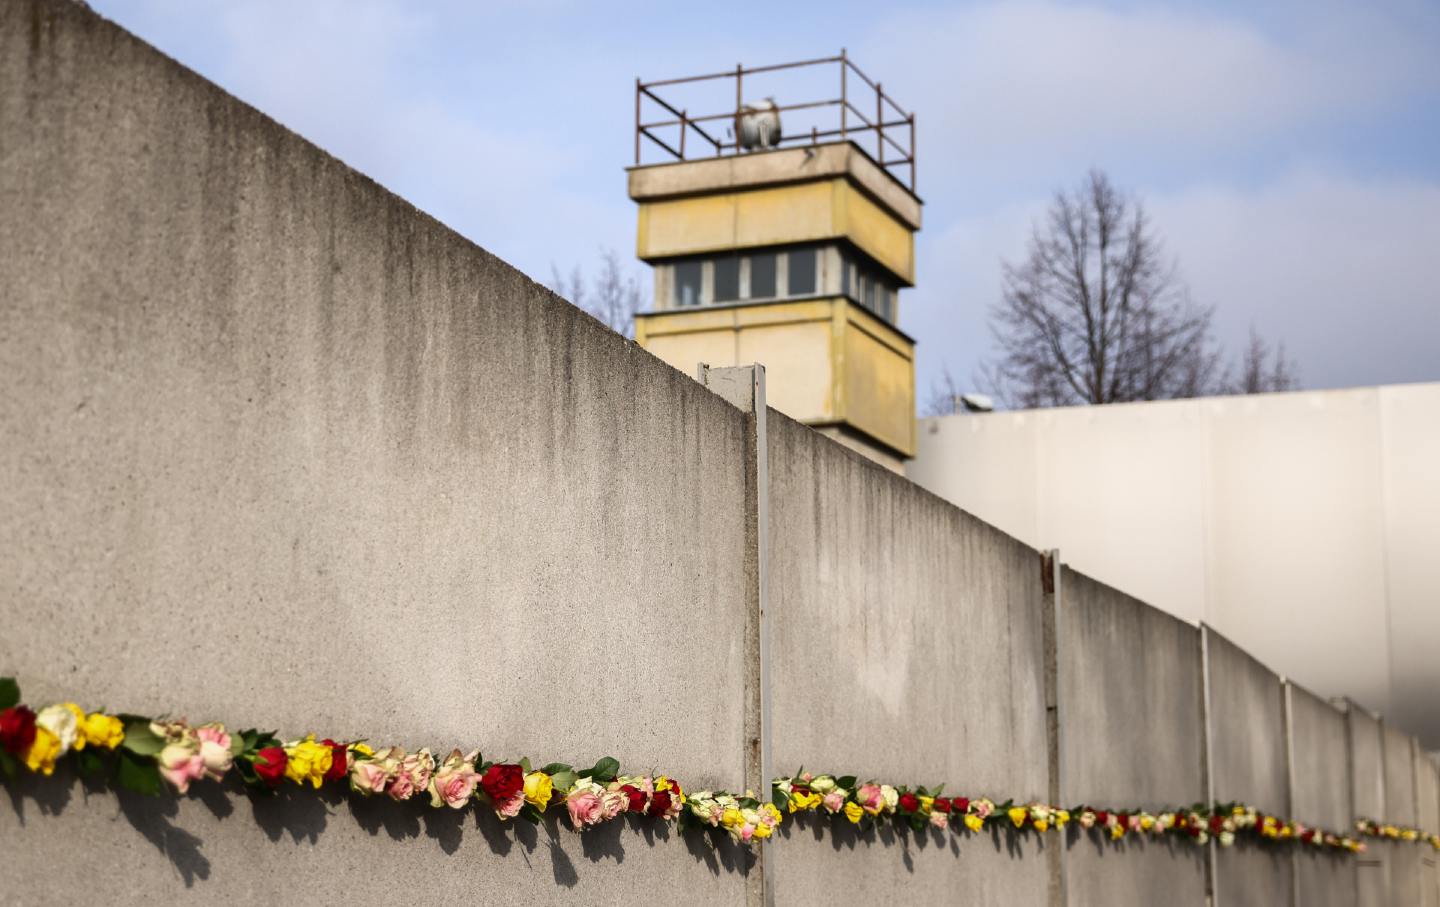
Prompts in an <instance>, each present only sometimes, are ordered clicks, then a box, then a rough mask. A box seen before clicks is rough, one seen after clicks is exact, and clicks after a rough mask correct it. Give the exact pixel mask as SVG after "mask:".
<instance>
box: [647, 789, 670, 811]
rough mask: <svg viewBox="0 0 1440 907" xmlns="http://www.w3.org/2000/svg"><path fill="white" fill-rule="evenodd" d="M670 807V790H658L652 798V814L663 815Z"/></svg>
mask: <svg viewBox="0 0 1440 907" xmlns="http://www.w3.org/2000/svg"><path fill="white" fill-rule="evenodd" d="M669 809H670V792H669V791H668V790H657V791H656V792H655V796H653V797H651V798H650V815H652V816H663V815H665V813H666V812H667V811H669Z"/></svg>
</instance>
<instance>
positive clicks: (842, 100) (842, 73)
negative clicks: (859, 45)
mask: <svg viewBox="0 0 1440 907" xmlns="http://www.w3.org/2000/svg"><path fill="white" fill-rule="evenodd" d="M847 65H848V63H847V62H846V59H845V48H843V47H842V48H840V141H842V142H844V141H846V140H848V139H849V136H848V135H846V127H845V114H846V113H847V112H848V111H847V109H846V108H848V107H849V106H850V102H849V100H848V98H847V96H846V94H845V67H846V66H847ZM636 122H639V118H638V117H637V118H636ZM636 141H637V142H638V141H639V140H638V139H637V140H636Z"/></svg>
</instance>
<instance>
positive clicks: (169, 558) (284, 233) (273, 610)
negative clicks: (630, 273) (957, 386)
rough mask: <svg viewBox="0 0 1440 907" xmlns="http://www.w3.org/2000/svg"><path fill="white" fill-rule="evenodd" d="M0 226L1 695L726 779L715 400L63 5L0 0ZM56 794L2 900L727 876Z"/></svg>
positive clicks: (737, 422)
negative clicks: (112, 881)
mask: <svg viewBox="0 0 1440 907" xmlns="http://www.w3.org/2000/svg"><path fill="white" fill-rule="evenodd" d="M0 250H3V252H0V287H4V290H3V297H0V300H3V301H0V374H4V375H5V382H6V387H7V392H6V393H5V394H3V395H0V439H3V443H0V549H3V550H4V551H5V552H6V553H7V554H6V557H5V559H4V565H3V567H0V602H4V606H3V607H4V609H5V614H6V621H5V629H4V632H3V633H0V666H3V672H4V673H7V674H8V673H11V672H13V673H15V674H16V675H17V676H19V677H20V678H21V679H22V680H23V682H24V685H25V688H26V693H27V696H28V697H29V698H30V699H31V700H32V701H38V702H41V703H44V702H48V701H53V700H55V699H57V698H60V697H65V698H69V697H74V698H75V699H77V700H78V701H80V702H82V703H88V704H90V705H92V706H99V705H101V704H105V705H108V706H110V707H112V708H122V709H126V710H134V711H138V712H151V713H161V712H165V711H173V712H175V713H178V714H183V715H186V716H189V717H190V718H192V719H195V720H206V719H211V718H222V719H225V720H226V721H228V722H230V723H232V725H238V726H241V727H248V726H251V725H254V724H259V725H262V726H264V727H275V728H278V729H279V730H280V731H281V732H282V733H285V734H300V733H304V732H305V731H307V730H311V729H314V730H319V731H322V732H325V733H331V734H334V735H335V736H337V737H349V738H352V739H353V738H356V737H366V738H369V739H371V740H376V741H392V740H393V741H396V742H404V743H409V744H412V745H419V744H429V745H431V746H437V747H443V748H445V749H448V748H449V747H451V746H454V745H461V744H463V745H467V746H475V745H479V746H481V747H483V749H484V751H485V752H486V753H487V754H493V755H495V756H502V755H503V756H519V755H521V754H531V755H533V756H535V757H537V758H540V759H541V760H543V761H548V760H551V759H564V760H567V761H569V760H574V761H576V762H587V761H591V760H594V759H595V758H597V757H599V756H602V755H606V754H613V755H615V756H616V757H618V758H620V759H621V760H622V763H624V764H628V765H630V766H634V767H637V768H640V769H648V768H650V767H652V766H653V767H655V768H657V769H662V770H667V771H672V772H675V773H677V774H678V775H679V776H681V777H684V778H687V779H690V780H691V782H692V783H698V784H717V785H725V786H727V787H737V786H740V784H741V782H742V780H743V779H742V767H743V757H744V747H743V731H742V720H743V716H742V709H743V703H744V697H743V695H742V683H743V681H742V673H743V672H741V671H739V670H725V669H720V670H717V669H716V667H717V666H728V665H735V664H738V663H742V662H743V658H742V656H743V651H742V632H743V627H744V623H745V621H744V617H745V614H746V611H747V607H748V596H749V595H750V594H751V593H752V591H753V575H754V574H753V570H754V565H753V558H751V559H747V556H746V545H745V541H746V539H747V538H748V537H749V536H748V535H747V533H749V532H750V531H751V529H750V527H749V526H748V524H747V514H749V513H752V512H753V503H752V502H750V501H748V500H747V494H746V468H747V467H746V464H747V462H749V461H748V459H747V457H746V456H745V448H744V444H745V442H746V427H745V426H746V422H745V420H744V419H743V418H742V416H741V415H740V414H739V413H738V412H737V411H736V410H735V409H733V408H732V407H730V406H728V405H726V404H725V403H723V402H721V401H720V400H719V399H718V398H716V397H714V396H712V395H711V394H710V393H708V392H707V391H705V390H704V389H702V388H701V387H699V386H698V385H696V384H695V383H694V382H692V381H690V380H689V379H688V378H686V377H684V376H682V375H680V374H678V373H676V372H674V371H672V370H671V369H670V368H669V367H667V366H665V365H663V364H662V363H660V362H658V361H657V360H655V359H653V358H652V357H651V356H649V355H648V354H646V353H644V352H642V351H641V350H639V349H638V348H637V347H635V346H634V345H633V344H630V343H628V342H626V341H625V340H623V339H621V338H620V337H618V336H616V335H615V334H613V333H611V332H609V331H608V330H606V329H605V328H603V327H602V326H600V325H599V324H598V323H596V322H595V321H593V320H592V319H590V318H589V317H587V316H585V315H583V314H581V313H580V312H579V311H578V310H577V309H575V308H574V307H572V306H570V305H568V304H566V303H565V302H564V301H563V300H561V299H559V298H557V297H555V296H554V295H552V294H551V293H549V292H548V291H546V290H545V289H543V288H542V287H540V286H538V285H537V284H535V283H534V282H533V281H531V280H529V279H527V278H526V277H525V276H524V275H522V274H519V273H518V272H516V271H515V270H513V269H512V268H510V267H508V266H507V265H505V264H504V263H503V262H501V261H499V260H498V259H496V258H495V257H494V256H492V255H490V254H488V253H486V252H485V251H483V250H481V249H479V248H477V247H475V246H474V245H472V244H471V243H469V242H467V241H465V240H464V239H462V238H461V237H459V236H457V235H456V234H454V233H453V232H451V231H449V230H447V229H446V228H444V227H443V226H442V225H440V224H439V223H437V222H435V221H434V220H433V219H431V218H429V217H427V216H425V215H423V214H421V213H420V212H418V211H416V210H415V209H414V208H412V207H411V206H410V205H408V204H406V203H405V202H404V201H402V200H400V199H399V198H396V197H395V196H393V195H391V194H389V193H388V192H386V191H385V190H384V189H382V188H381V187H379V186H377V185H376V184H374V183H373V182H371V181H370V180H368V179H366V178H364V177H362V176H360V175H358V174H356V173H354V172H353V171H351V170H349V169H347V168H346V167H345V166H344V165H342V164H341V163H339V162H338V161H336V160H334V159H333V158H331V157H329V156H328V155H326V154H324V153H323V152H321V151H319V150H318V149H316V148H315V147H313V146H311V145H309V144H308V143H306V142H304V141H303V140H301V139H299V138H298V137H296V136H295V135H293V134H291V133H289V132H287V131H286V130H284V129H283V128H281V127H280V126H278V125H277V124H275V123H274V122H272V121H270V120H268V119H267V118H265V117H264V116H262V115H261V114H259V113H257V112H255V111H254V110H252V109H250V108H248V107H246V106H245V105H243V104H241V103H239V102H238V101H236V100H235V99H233V98H231V97H229V96H227V95H225V94H224V93H223V92H221V91H220V90H219V89H217V88H216V87H215V86H213V85H211V84H209V83H207V82H205V81H203V80H202V79H200V78H199V77H197V76H195V75H194V74H192V73H190V72H188V71H186V70H184V69H182V68H181V67H179V66H178V65H176V64H175V63H173V62H172V61H170V60H168V59H166V58H164V57H163V56H161V55H160V54H158V53H156V52H155V51H154V50H152V49H151V48H149V47H147V46H145V45H143V44H142V43H140V42H139V41H137V40H135V39H134V38H132V37H130V36H129V35H127V34H126V33H124V32H123V31H121V30H120V29H118V28H116V27H114V26H112V25H110V24H109V23H107V22H105V21H103V20H101V19H100V18H98V17H97V16H95V15H93V14H91V13H89V12H88V11H86V10H84V9H83V8H82V6H81V5H79V4H73V3H68V2H42V0H10V2H6V3H4V4H0ZM747 577H749V578H750V579H747ZM694 640H703V641H704V658H703V660H698V661H697V658H696V653H695V652H694V651H693V649H692V648H691V647H690V646H689V645H687V643H688V642H690V641H694ZM634 653H645V657H643V658H637V657H635V655H634ZM697 677H703V682H702V681H697ZM695 716H703V720H694V717H695ZM42 788H43V789H42ZM56 789H57V788H56V786H55V785H53V784H50V785H43V786H42V787H41V788H36V789H35V790H33V791H32V792H31V793H28V794H22V795H20V796H18V797H13V798H12V801H11V804H12V807H11V808H8V809H0V838H3V839H4V840H5V841H6V846H5V851H6V857H5V860H4V861H3V865H4V868H3V869H0V888H3V890H5V891H6V892H8V893H7V895H5V896H3V897H0V899H8V898H9V897H10V896H11V894H13V893H14V889H13V888H12V887H11V886H12V885H13V884H14V883H15V882H16V880H17V879H26V880H42V879H43V880H44V884H45V888H44V889H43V894H34V895H32V896H33V897H35V898H37V899H38V900H39V901H40V902H57V901H65V902H72V903H73V902H74V901H75V900H76V899H77V898H78V897H79V896H81V894H82V893H89V892H93V890H94V884H95V883H94V880H95V879H98V878H109V877H112V876H115V875H116V874H118V877H119V878H122V879H131V880H133V879H135V878H144V879H145V880H146V883H145V884H144V885H143V886H140V885H136V884H129V883H127V884H123V885H116V886H113V887H109V888H108V889H107V894H108V896H110V897H113V898H115V899H116V900H117V901H119V902H133V903H140V902H144V903H156V902H157V901H158V902H170V903H178V902H182V901H186V900H197V901H198V900H205V901H209V902H222V901H241V900H242V899H243V900H261V899H263V900H268V901H271V902H276V903H279V902H283V901H287V900H290V899H292V898H296V897H299V896H300V892H301V891H304V892H305V893H306V894H315V895H319V894H321V893H322V892H326V891H329V892H334V891H339V890H348V891H364V892H365V894H366V897H367V898H372V899H376V900H386V899H396V900H398V899H401V898H404V899H405V900H407V901H412V902H426V901H429V902H438V901H441V900H445V899H451V898H453V896H454V894H455V892H457V891H460V890H465V889H466V888H468V887H476V888H483V889H484V890H486V891H487V896H486V897H487V899H490V898H492V897H493V898H494V899H495V900H514V901H529V902H537V901H542V900H549V899H551V898H553V897H557V896H559V895H561V894H568V895H569V896H570V897H573V898H578V899H580V900H583V901H586V902H593V903H603V902H613V903H619V902H622V901H633V900H634V898H635V896H636V892H637V885H640V884H641V882H642V880H643V886H644V888H643V890H645V891H646V892H647V893H649V894H651V895H657V894H659V893H662V892H668V893H669V895H670V896H679V895H680V894H681V893H684V894H685V895H686V896H696V897H701V898H706V899H710V898H717V899H720V900H734V899H736V898H738V897H740V896H741V892H742V888H743V885H744V878H743V873H740V872H736V871H735V870H736V869H737V868H740V867H737V866H736V865H734V864H733V863H732V864H731V865H729V866H728V868H727V866H726V865H723V864H722V862H721V861H718V860H717V858H716V857H715V856H713V855H708V854H705V853H698V852H697V853H692V852H690V850H689V848H687V847H686V846H682V845H679V844H673V845H667V846H651V845H649V844H647V843H645V842H644V841H643V839H642V838H640V837H639V836H636V835H633V834H630V833H628V832H627V833H624V834H621V830H620V829H619V828H618V827H616V828H614V829H609V830H607V831H605V832H603V833H601V834H597V835H593V836H590V835H587V836H586V837H585V838H583V839H582V838H580V837H579V836H577V835H574V834H572V833H570V832H568V831H567V830H564V829H562V830H559V831H556V830H555V829H553V828H543V829H541V830H540V833H539V837H538V839H537V836H536V834H535V833H533V832H528V831H519V832H516V833H514V835H513V838H514V839H513V840H512V834H511V833H509V832H500V831H499V830H497V829H496V828H495V827H494V826H493V823H489V822H486V821H481V822H480V823H479V827H478V828H476V827H467V826H471V825H472V823H473V820H472V819H471V818H469V816H468V814H467V817H466V818H464V819H455V818H452V817H446V816H437V815H435V814H433V813H428V812H424V811H423V810H418V809H417V810H411V811H408V812H407V811H405V810H403V809H400V810H389V809H387V808H386V805H385V804H372V805H366V804H361V805H359V806H351V807H349V808H345V807H338V808H335V809H334V813H335V814H334V815H331V814H330V813H329V811H327V810H324V809H323V808H322V805H321V804H320V803H319V802H318V801H315V800H312V799H308V798H297V799H296V800H295V801H294V802H287V801H285V800H280V801H272V800H265V801H263V802H262V801H256V802H253V803H251V802H247V801H246V799H245V798H244V797H239V798H237V801H235V802H234V805H233V806H232V805H230V801H225V800H224V799H223V798H213V799H212V798H210V797H208V796H196V797H189V798H180V800H179V802H178V805H175V804H171V805H169V806H166V805H164V804H163V803H149V802H147V803H138V804H136V803H129V802H128V801H127V800H126V799H125V798H121V799H120V801H119V814H118V816H117V812H116V799H115V798H114V796H113V795H112V794H109V793H104V794H102V795H100V796H99V797H98V798H96V797H92V798H91V802H88V803H87V802H82V801H81V799H80V791H79V790H78V788H71V789H70V793H69V795H68V797H69V799H68V800H67V799H66V796H67V795H66V794H63V793H62V794H55V793H53V791H55V790H56ZM232 808H233V809H234V810H236V811H237V812H238V813H239V814H240V815H239V816H237V817H235V818H229V819H227V818H225V813H226V812H227V811H228V810H229V809H232ZM166 809H169V810H170V813H169V814H167V813H166V812H165V810H166ZM252 812H253V813H254V816H255V819H256V821H254V822H252V821H251V820H250V815H251V813H252ZM350 812H355V813H356V815H355V817H354V818H352V816H351V815H348V814H347V813H350ZM117 818H123V819H124V820H125V821H116V820H117ZM22 823H23V824H25V825H26V828H25V830H24V833H20V831H19V828H18V826H19V825H20V824H22ZM257 823H258V824H257ZM382 832H383V833H382ZM552 839H553V840H552ZM172 866H173V868H172ZM202 880H203V884H200V881H202ZM192 886H193V887H192ZM497 886H503V887H497ZM29 890H31V891H35V890H36V889H33V888H32V889H29Z"/></svg>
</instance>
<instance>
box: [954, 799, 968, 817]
mask: <svg viewBox="0 0 1440 907" xmlns="http://www.w3.org/2000/svg"><path fill="white" fill-rule="evenodd" d="M950 805H951V806H953V807H954V808H955V811H956V812H957V813H968V812H969V811H970V798H969V797H956V798H955V799H954V800H951V801H950Z"/></svg>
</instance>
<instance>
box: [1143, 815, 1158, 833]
mask: <svg viewBox="0 0 1440 907" xmlns="http://www.w3.org/2000/svg"><path fill="white" fill-rule="evenodd" d="M1154 827H1155V817H1154V816H1152V815H1150V814H1149V813H1146V814H1145V815H1143V816H1141V817H1140V828H1141V829H1143V830H1145V831H1149V830H1150V829H1152V828H1154Z"/></svg>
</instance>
